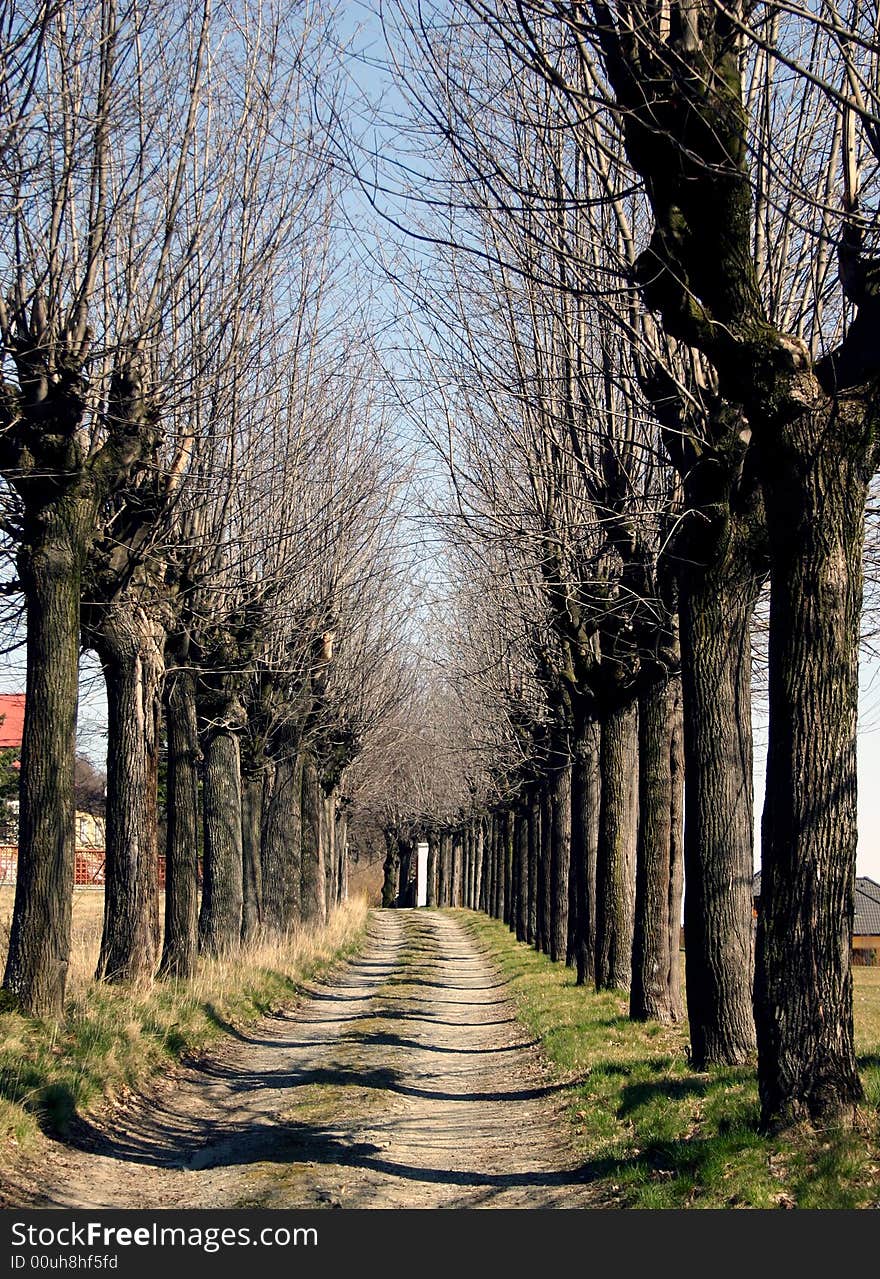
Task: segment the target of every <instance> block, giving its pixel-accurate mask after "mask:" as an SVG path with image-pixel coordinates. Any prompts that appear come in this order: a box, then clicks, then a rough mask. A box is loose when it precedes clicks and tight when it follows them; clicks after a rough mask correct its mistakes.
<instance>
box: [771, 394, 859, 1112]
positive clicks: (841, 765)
mask: <svg viewBox="0 0 880 1279" xmlns="http://www.w3.org/2000/svg"><path fill="white" fill-rule="evenodd" d="M859 426H861V429H862V430H864V422H863V421H862V420H861V419H859V418H858V417H857V420H856V422H855V423H853V422H852V421H848V420H847V413H846V411H845V409H844V410H843V411H839V412H834V411H831V410H830V409H829V411H828V412H825V413H820V412H815V413H814V414H812V415H805V416H804V418H803V419H802V420H800V421H795V422H793V423H790V424H789V426H788V428H787V430H786V432H785V433H784V434H783V436H782V440H781V446H780V450H779V454H778V455H777V456H774V457H773V458H771V459H769V460H768V462H767V464H766V466H765V471H766V476H767V478H766V481H765V487H764V498H765V506H766V510H767V524H768V533H769V541H770V558H771V581H772V596H771V614H770V652H769V656H770V662H769V706H770V735H769V747H768V755H767V799H766V802H765V805H764V814H763V823H762V828H761V837H762V858H761V871H762V873H761V900H760V909H759V915H758V938H757V974H756V981H755V1016H756V1024H757V1031H758V1086H759V1091H760V1096H761V1115H762V1121H763V1123H764V1125H765V1126H766V1127H770V1126H778V1125H783V1126H784V1125H787V1124H791V1123H798V1122H801V1121H803V1120H807V1121H812V1122H820V1123H828V1122H838V1121H841V1120H844V1121H851V1120H852V1118H853V1116H854V1113H855V1107H856V1104H857V1103H858V1101H859V1100H860V1099H861V1097H862V1086H861V1083H860V1080H859V1076H858V1072H857V1069H856V1060H855V1049H854V1044H853V1020H852V973H851V966H850V965H851V946H852V921H853V893H854V880H855V862H856V841H857V827H856V716H857V708H858V644H859V619H860V614H861V603H862V542H863V531H864V530H863V525H864V508H865V501H866V498H867V474H866V468H865V466H864V462H863V460H862V458H861V456H859V457H858V460H856V459H855V458H854V457H852V456H850V455H848V454H847V452H846V451H845V449H843V448H837V447H828V445H827V443H826V441H827V440H829V439H831V440H836V439H837V438H838V436H839V437H840V438H842V439H846V436H847V432H848V431H851V432H852V433H853V435H856V433H857V429H858V427H859ZM853 452H855V450H854V451H853Z"/></svg>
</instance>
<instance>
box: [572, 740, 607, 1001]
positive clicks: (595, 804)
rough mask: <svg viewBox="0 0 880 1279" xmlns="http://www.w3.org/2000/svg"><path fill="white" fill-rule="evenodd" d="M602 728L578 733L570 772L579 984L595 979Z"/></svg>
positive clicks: (575, 954)
mask: <svg viewBox="0 0 880 1279" xmlns="http://www.w3.org/2000/svg"><path fill="white" fill-rule="evenodd" d="M600 750H601V729H600V727H599V724H598V721H596V720H589V721H588V722H587V724H586V725H585V727H584V729H583V731H582V732H580V733H579V734H578V737H577V740H576V742H575V748H574V762H573V764H572V774H571V883H572V894H571V901H572V909H573V913H574V919H573V920H572V925H571V941H572V961H573V963H574V967H575V970H576V972H577V984H578V985H579V986H583V985H585V984H586V983H588V982H589V983H590V984H591V985H592V984H593V983H594V982H595V980H596V937H597V931H596V859H597V856H598V846H599V809H600V802H601V776H600Z"/></svg>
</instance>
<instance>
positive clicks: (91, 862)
mask: <svg viewBox="0 0 880 1279" xmlns="http://www.w3.org/2000/svg"><path fill="white" fill-rule="evenodd" d="M104 861H105V853H104V849H103V848H78V849H77V850H76V861H75V863H74V871H73V882H74V885H75V886H76V887H77V888H103V887H104ZM17 873H18V848H17V846H16V845H15V844H0V885H10V884H14V883H15V879H16V875H17ZM157 874H158V879H159V887H160V888H164V887H165V858H164V856H160V857H159V865H158V867H157Z"/></svg>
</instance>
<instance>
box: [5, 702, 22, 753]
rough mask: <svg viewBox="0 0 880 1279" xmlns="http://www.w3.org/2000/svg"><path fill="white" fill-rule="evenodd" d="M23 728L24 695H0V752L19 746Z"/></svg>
mask: <svg viewBox="0 0 880 1279" xmlns="http://www.w3.org/2000/svg"><path fill="white" fill-rule="evenodd" d="M23 727H24V693H0V750H3V749H5V748H6V747H7V746H20V745H21V733H22V729H23Z"/></svg>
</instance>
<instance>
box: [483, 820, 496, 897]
mask: <svg viewBox="0 0 880 1279" xmlns="http://www.w3.org/2000/svg"><path fill="white" fill-rule="evenodd" d="M486 832H487V833H486V840H487V843H486V867H487V883H486V910H487V912H488V914H489V915H491V917H492V918H493V919H497V918H498V906H497V901H498V866H497V861H496V857H497V851H498V849H497V826H496V816H495V814H494V813H490V814H489V816H488V817H487V818H486Z"/></svg>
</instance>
